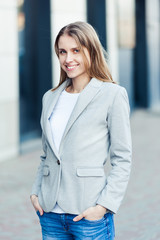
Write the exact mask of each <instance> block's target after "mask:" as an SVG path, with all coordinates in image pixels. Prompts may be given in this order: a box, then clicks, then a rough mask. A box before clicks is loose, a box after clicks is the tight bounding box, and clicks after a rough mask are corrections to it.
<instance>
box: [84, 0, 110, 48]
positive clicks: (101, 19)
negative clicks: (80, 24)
mask: <svg viewBox="0 0 160 240" xmlns="http://www.w3.org/2000/svg"><path fill="white" fill-rule="evenodd" d="M105 4H106V1H105V0H99V1H97V0H87V21H88V23H90V24H91V25H92V26H93V27H94V28H95V29H96V31H97V33H98V35H99V38H100V41H101V43H102V45H103V47H104V48H105V49H106V47H107V39H106V5H105Z"/></svg>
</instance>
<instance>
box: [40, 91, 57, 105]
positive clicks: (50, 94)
mask: <svg viewBox="0 0 160 240" xmlns="http://www.w3.org/2000/svg"><path fill="white" fill-rule="evenodd" d="M53 94H54V91H52V89H49V90H48V91H47V92H45V93H44V95H43V97H42V103H44V102H46V101H47V100H48V99H49V98H50V97H51V96H53Z"/></svg>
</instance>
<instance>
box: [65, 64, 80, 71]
mask: <svg viewBox="0 0 160 240" xmlns="http://www.w3.org/2000/svg"><path fill="white" fill-rule="evenodd" d="M77 66H79V64H78V65H74V66H67V65H66V68H67V70H73V69H75V68H76V67H77Z"/></svg>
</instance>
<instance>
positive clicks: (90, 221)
mask: <svg viewBox="0 0 160 240" xmlns="http://www.w3.org/2000/svg"><path fill="white" fill-rule="evenodd" d="M83 220H84V221H85V222H88V223H101V222H103V221H104V216H103V217H102V218H100V219H97V220H89V219H86V218H83Z"/></svg>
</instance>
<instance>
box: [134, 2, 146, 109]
mask: <svg viewBox="0 0 160 240" xmlns="http://www.w3.org/2000/svg"><path fill="white" fill-rule="evenodd" d="M147 70H148V68H147V46H146V14H145V0H136V48H135V82H134V83H135V88H134V89H135V103H136V106H138V107H147V106H148V74H147Z"/></svg>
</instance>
